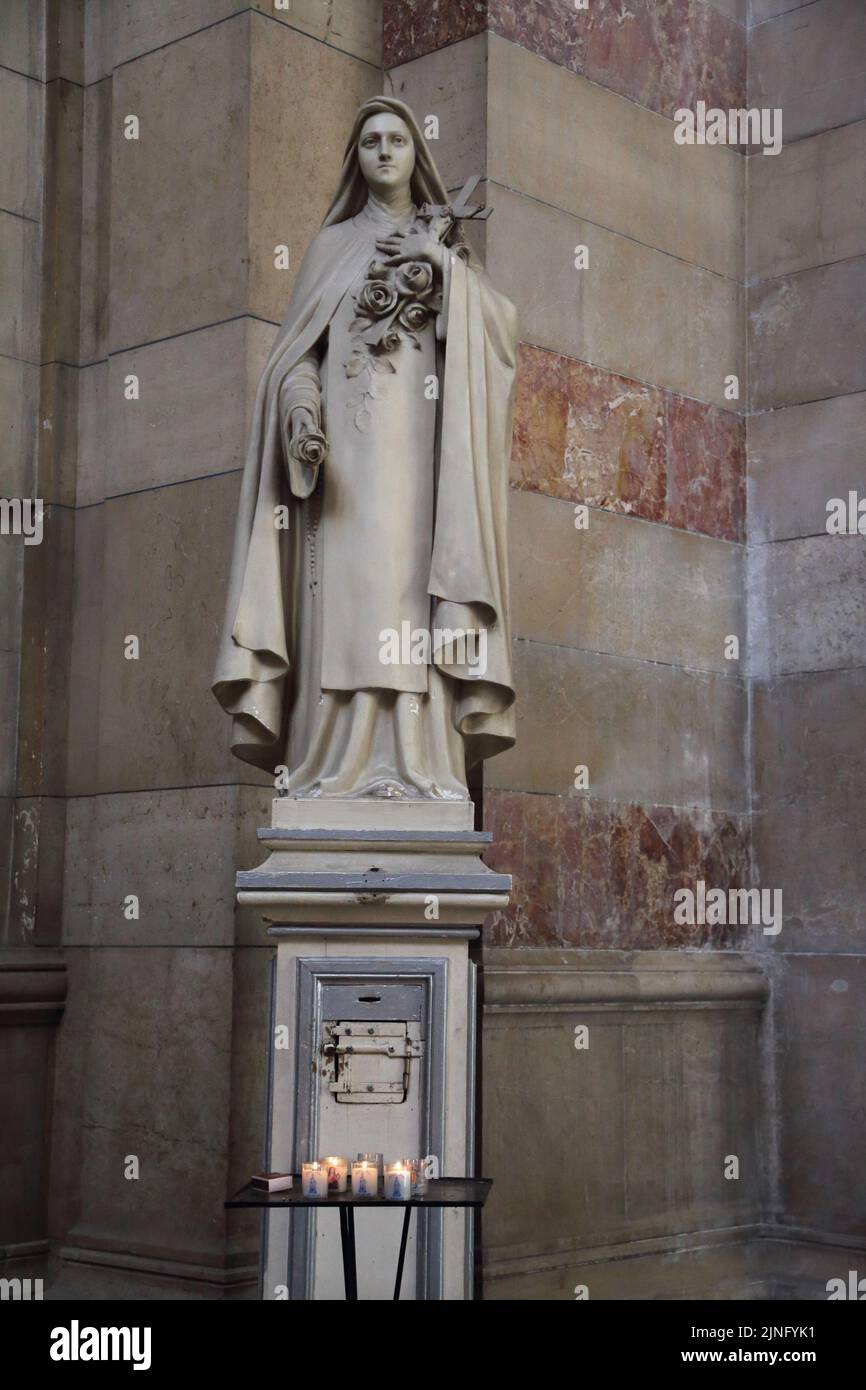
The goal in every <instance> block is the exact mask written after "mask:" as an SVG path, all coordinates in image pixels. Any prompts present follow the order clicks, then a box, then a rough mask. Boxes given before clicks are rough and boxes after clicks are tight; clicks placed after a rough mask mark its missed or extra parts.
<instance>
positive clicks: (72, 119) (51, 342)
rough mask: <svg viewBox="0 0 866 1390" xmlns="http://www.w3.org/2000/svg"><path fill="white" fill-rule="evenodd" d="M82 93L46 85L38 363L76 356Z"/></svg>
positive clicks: (62, 85)
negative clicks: (46, 153)
mask: <svg viewBox="0 0 866 1390" xmlns="http://www.w3.org/2000/svg"><path fill="white" fill-rule="evenodd" d="M83 110H84V92H83V90H82V88H81V87H79V86H77V85H76V84H75V83H74V82H67V81H66V80H65V79H60V80H58V81H57V82H52V83H50V84H49V86H48V87H47V89H46V110H45V121H46V129H47V142H48V145H49V147H50V149H51V151H52V153H51V158H50V159H49V160H48V161H47V165H46V171H45V215H44V226H43V236H42V244H43V260H42V283H43V301H42V336H41V360H42V361H43V362H53V361H60V362H67V363H72V364H74V363H76V362H77V361H78V351H79V340H80V320H81V232H82V221H81V204H82V185H81V175H82V135H81V132H82V123H83Z"/></svg>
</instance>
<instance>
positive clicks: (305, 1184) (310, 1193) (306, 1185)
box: [301, 1162, 328, 1197]
mask: <svg viewBox="0 0 866 1390" xmlns="http://www.w3.org/2000/svg"><path fill="white" fill-rule="evenodd" d="M327 1191H328V1174H327V1171H326V1169H325V1168H324V1166H323V1165H322V1164H321V1163H315V1162H313V1163H302V1164H301V1192H302V1193H303V1195H304V1196H305V1197H324V1196H325V1194H326V1193H327Z"/></svg>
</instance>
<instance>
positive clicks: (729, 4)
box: [707, 0, 749, 24]
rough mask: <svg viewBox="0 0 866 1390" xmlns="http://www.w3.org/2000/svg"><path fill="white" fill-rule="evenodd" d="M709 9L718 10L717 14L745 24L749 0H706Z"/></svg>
mask: <svg viewBox="0 0 866 1390" xmlns="http://www.w3.org/2000/svg"><path fill="white" fill-rule="evenodd" d="M707 4H708V5H709V6H710V8H711V9H714V10H718V11H719V14H723V15H727V17H728V19H735V20H736V21H737V23H738V24H745V23H746V21H747V18H748V9H749V0H707Z"/></svg>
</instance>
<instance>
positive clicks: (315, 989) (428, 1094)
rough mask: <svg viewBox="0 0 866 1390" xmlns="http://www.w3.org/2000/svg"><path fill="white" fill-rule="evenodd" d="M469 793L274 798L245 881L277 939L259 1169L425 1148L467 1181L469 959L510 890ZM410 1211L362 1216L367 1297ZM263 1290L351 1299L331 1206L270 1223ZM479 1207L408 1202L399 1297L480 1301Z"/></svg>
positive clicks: (386, 1281) (391, 1261) (244, 893)
mask: <svg viewBox="0 0 866 1390" xmlns="http://www.w3.org/2000/svg"><path fill="white" fill-rule="evenodd" d="M472 815H473V808H472V805H471V803H468V802H462V803H453V802H452V803H448V802H444V803H436V802H421V801H417V802H414V801H404V802H388V801H374V800H356V801H344V802H337V801H313V800H297V801H295V800H289V799H287V798H284V799H279V800H276V801H274V804H273V817H272V824H271V826H270V827H269V828H267V829H263V830H260V831H259V837H260V839H261V840H262V843H263V845H264V846H265V848H266V849H267V850H268V851H269V857H268V858H267V860H266V861H265V862H264V864H262V865H261V867H260V868H258V869H255V870H252V871H250V872H244V873H239V874H238V876H237V886H238V890H239V891H238V900H239V902H241V903H243V904H245V905H247V906H254V907H256V908H257V909H258V910H259V911H260V912H261V914H262V916H263V917H264V919H265V920H266V921H267V922H268V923H270V925H269V927H268V934H269V935H270V936H272V937H273V938H275V939H276V941H277V957H276V963H275V967H274V975H273V981H272V991H271V999H272V1009H271V1029H270V1037H271V1042H272V1049H271V1059H270V1068H269V1077H270V1084H269V1088H268V1097H269V1098H268V1111H269V1113H268V1126H267V1135H268V1137H267V1153H266V1156H265V1159H266V1163H267V1166H268V1168H269V1169H271V1170H280V1169H282V1170H287V1169H291V1170H292V1171H294V1172H299V1171H300V1165H301V1163H302V1162H304V1161H306V1160H307V1159H309V1158H314V1157H321V1156H324V1155H325V1154H330V1153H333V1154H342V1155H345V1156H346V1157H348V1158H350V1159H351V1158H354V1156H355V1155H356V1154H357V1153H361V1152H370V1151H372V1152H382V1153H383V1154H384V1155H385V1160H386V1162H387V1161H388V1160H390V1159H394V1158H400V1157H410V1156H421V1155H424V1154H432V1155H434V1156H435V1157H436V1159H437V1161H438V1164H439V1169H440V1172H441V1173H443V1174H449V1175H453V1176H471V1175H472V1174H473V1133H474V1107H475V1094H474V1077H475V968H474V965H473V963H472V962H471V961H470V959H469V943H470V942H471V941H472V940H473V939H475V938H476V937H477V936H478V933H479V929H480V925H481V922H482V920H483V918H484V916H485V915H486V914H487V913H488V912H490V911H492V910H493V909H494V908H497V907H504V906H505V905H506V903H507V901H508V893H509V890H510V887H511V880H510V877H509V876H508V875H505V874H496V873H494V872H493V871H492V870H490V869H488V868H487V866H486V865H485V864H484V863H483V862H482V859H481V853H482V851H483V849H484V847H485V846H486V845H487V844H489V843H490V840H491V836H490V835H489V834H485V833H479V832H476V831H474V830H473V829H472ZM399 1223H400V1213H399V1212H396V1211H395V1212H390V1211H383V1210H381V1209H376V1210H371V1211H370V1212H364V1211H359V1212H358V1213H357V1215H356V1225H357V1247H358V1274H359V1293H360V1297H361V1298H362V1299H364V1298H367V1299H371V1298H376V1299H381V1298H390V1297H391V1288H392V1285H393V1278H394V1271H395V1268H396V1261H397V1246H398V1241H399ZM265 1225H266V1230H265V1232H264V1236H265V1240H264V1259H263V1276H262V1296H263V1297H264V1298H266V1299H273V1298H284V1297H287V1296H288V1297H289V1298H293V1299H305V1298H306V1299H309V1298H316V1299H330V1298H334V1299H337V1298H341V1297H342V1277H341V1272H340V1263H339V1235H338V1224H337V1218H336V1216H335V1215H333V1214H332V1213H330V1212H328V1211H321V1212H319V1213H318V1214H314V1213H312V1212H309V1213H308V1212H301V1213H297V1212H296V1213H294V1214H289V1213H287V1212H279V1213H274V1214H272V1215H270V1216H268V1217H266V1218H265ZM471 1266H472V1248H471V1217H468V1216H467V1214H466V1213H465V1212H464V1211H456V1210H455V1211H444V1212H434V1211H431V1212H427V1213H424V1214H423V1215H422V1214H421V1213H418V1212H416V1213H414V1214H413V1220H412V1237H411V1244H410V1247H409V1250H408V1253H407V1264H406V1276H405V1278H404V1292H403V1297H404V1298H413V1297H414V1298H418V1299H440V1298H445V1299H465V1298H469V1297H471V1288H472V1280H471Z"/></svg>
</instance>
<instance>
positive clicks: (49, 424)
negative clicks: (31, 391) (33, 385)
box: [33, 361, 105, 507]
mask: <svg viewBox="0 0 866 1390" xmlns="http://www.w3.org/2000/svg"><path fill="white" fill-rule="evenodd" d="M39 385H40V392H39V403H38V404H39V409H38V413H37V416H36V419H35V420H34V422H33V423H34V428H35V432H36V436H37V443H38V446H39V452H38V462H37V470H36V477H35V479H34V482H33V491H34V492H35V493H37V494H38V496H39V497H41V498H42V499H43V500H44V502H45V504H46V506H47V505H48V504H49V503H51V502H54V503H57V504H59V505H60V506H64V507H73V506H74V505H75V490H76V471H77V454H78V385H79V382H78V368H77V367H70V366H67V364H66V363H64V362H57V361H54V362H48V363H46V365H45V366H44V367H42V368H40V372H39ZM104 443H105V441H104V440H103V447H104Z"/></svg>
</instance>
